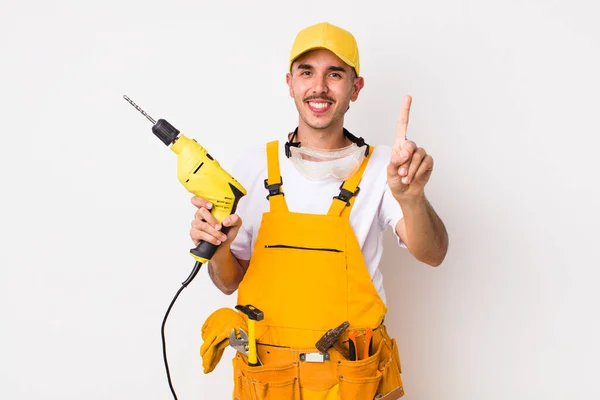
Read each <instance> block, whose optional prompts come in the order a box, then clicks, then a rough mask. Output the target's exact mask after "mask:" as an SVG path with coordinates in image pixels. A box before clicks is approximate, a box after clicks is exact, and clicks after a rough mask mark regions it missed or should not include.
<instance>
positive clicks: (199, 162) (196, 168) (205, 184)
mask: <svg viewBox="0 0 600 400" xmlns="http://www.w3.org/2000/svg"><path fill="white" fill-rule="evenodd" d="M171 150H173V151H174V152H175V153H176V154H177V177H178V178H179V181H180V182H181V184H182V185H183V186H184V187H185V188H186V189H187V190H188V191H189V192H190V193H192V194H194V195H195V196H198V197H201V198H203V199H205V200H208V201H210V202H211V203H212V204H213V208H212V210H211V213H212V215H213V216H214V217H215V219H216V220H217V221H218V222H222V221H223V220H224V219H225V218H226V217H227V216H228V215H231V214H232V213H233V211H234V208H235V207H236V206H237V202H238V200H239V199H240V198H241V197H242V196H244V195H246V189H245V188H244V187H243V186H242V185H241V184H240V183H239V182H238V181H237V180H235V178H234V177H233V176H231V175H230V174H229V173H228V172H227V171H225V170H224V169H223V168H222V167H221V165H220V164H219V163H218V162H217V160H215V159H213V158H212V157H211V155H210V154H208V152H207V151H206V149H205V148H204V147H202V146H201V145H200V144H199V143H198V142H196V141H195V140H194V139H189V138H187V137H186V136H184V135H182V134H180V135H179V137H178V138H177V140H175V142H174V143H173V144H172V145H171ZM236 192H237V193H236ZM192 257H194V258H195V259H196V261H200V262H201V263H205V262H206V261H208V260H207V259H204V258H201V257H197V256H195V255H194V254H192Z"/></svg>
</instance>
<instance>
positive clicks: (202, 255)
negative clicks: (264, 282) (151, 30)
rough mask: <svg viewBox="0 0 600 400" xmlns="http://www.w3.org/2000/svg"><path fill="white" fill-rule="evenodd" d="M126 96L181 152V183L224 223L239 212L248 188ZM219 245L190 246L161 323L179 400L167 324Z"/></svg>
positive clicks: (158, 133) (167, 142) (158, 134)
mask: <svg viewBox="0 0 600 400" xmlns="http://www.w3.org/2000/svg"><path fill="white" fill-rule="evenodd" d="M123 98H124V99H125V100H126V101H127V102H128V103H129V104H131V105H132V106H133V107H134V108H135V109H136V110H138V111H139V112H140V113H142V115H144V116H145V117H146V118H147V119H148V120H149V121H150V122H152V133H154V135H155V136H156V137H157V138H159V139H160V140H161V142H163V143H164V144H165V145H166V146H169V147H170V149H171V150H172V151H173V152H174V153H175V154H177V177H178V179H179V181H180V182H181V184H182V185H183V186H184V187H185V188H186V189H187V190H188V191H189V192H190V193H192V194H194V195H195V196H198V197H201V198H203V199H205V200H208V201H210V202H211V203H212V204H213V205H214V206H213V208H212V209H211V210H210V212H211V214H212V215H213V216H214V217H215V219H216V220H217V221H218V222H219V223H222V222H223V220H224V219H225V218H226V217H227V216H229V215H231V214H234V213H235V210H236V207H237V204H238V202H239V200H240V199H241V198H242V197H243V196H245V195H246V189H245V188H244V187H243V186H242V185H241V184H240V183H239V182H238V181H237V180H235V178H234V177H233V176H231V175H230V174H229V173H228V172H227V171H225V170H224V169H223V168H222V167H221V165H220V164H219V162H218V161H217V160H215V159H214V158H213V157H212V156H211V155H210V154H209V153H208V151H207V150H206V149H205V148H204V147H202V146H201V145H200V144H199V143H198V142H197V141H196V140H195V139H192V138H188V137H186V136H185V135H183V134H181V133H180V132H179V130H178V129H177V128H175V127H174V126H173V125H171V124H170V123H169V122H167V121H166V120H165V119H162V118H161V119H159V120H158V121H156V120H155V119H154V118H152V117H151V116H149V115H148V114H147V113H146V112H145V111H144V110H142V109H141V108H140V107H139V106H138V105H137V104H135V103H134V102H133V101H132V100H131V99H130V98H129V97H127V96H125V95H124V96H123ZM133 165H134V166H135V171H138V172H139V173H140V174H143V173H144V172H145V171H146V169H145V168H144V166H143V165H136V164H135V162H134V163H133ZM228 230H229V227H223V228H222V229H221V231H222V232H223V233H224V234H227V231H228ZM217 247H218V246H216V245H213V244H212V243H210V242H206V241H203V240H202V241H200V243H198V246H196V247H195V248H193V249H190V255H191V256H192V258H194V260H195V263H194V267H193V268H192V271H191V272H190V274H189V276H188V277H187V279H186V280H185V281H184V282H182V283H181V288H179V290H178V291H177V293H176V294H175V296H174V297H173V300H172V301H171V304H169V307H168V308H167V312H166V313H165V317H164V318H163V322H162V326H161V337H162V345H163V359H164V363H165V369H166V371H167V379H168V382H169V388H170V389H171V393H172V394H173V398H174V399H175V400H177V395H176V394H175V389H174V388H173V384H172V382H171V373H170V372H169V363H168V362H167V350H166V347H167V346H166V339H165V324H166V322H167V318H168V316H169V313H170V312H171V308H172V307H173V304H174V303H175V301H176V300H177V298H178V297H179V294H180V293H181V291H182V290H183V289H184V288H185V287H187V286H188V285H189V284H190V282H192V280H193V279H194V278H195V277H196V275H197V274H198V271H200V268H201V267H202V265H203V264H205V263H207V262H208V261H209V260H210V259H211V258H212V256H213V255H214V254H215V252H216V251H217Z"/></svg>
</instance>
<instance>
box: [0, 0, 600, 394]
mask: <svg viewBox="0 0 600 400" xmlns="http://www.w3.org/2000/svg"><path fill="white" fill-rule="evenodd" d="M595 7H596V5H595V2H592V1H587V2H585V1H541V0H538V1H504V2H499V1H489V0H488V1H454V2H448V1H442V0H429V1H418V2H414V1H413V2H408V1H395V2H391V1H390V2H383V1H368V2H348V1H343V2H342V1H331V2H317V1H303V2H275V1H271V2H266V1H264V2H260V1H252V2H248V1H238V2H235V1H220V2H199V1H171V2H156V1H154V2H152V1H150V2H149V1H114V0H112V1H111V0H106V1H102V2H83V1H79V2H76V1H39V0H38V1H21V2H15V1H13V2H8V1H3V2H2V7H1V12H0V50H1V54H2V60H1V63H0V113H1V115H2V134H1V137H2V145H1V146H0V174H1V176H0V182H1V183H2V184H1V188H2V196H1V197H0V199H1V200H0V201H1V207H0V221H1V223H0V233H1V234H2V245H1V246H0V265H1V268H0V315H1V316H2V318H1V320H0V321H1V322H0V350H1V351H0V398H4V399H61V400H65V399H89V400H93V399H126V398H144V399H167V398H170V393H169V389H168V385H167V381H166V375H165V371H164V367H163V363H162V354H161V342H160V324H161V321H162V318H163V315H164V312H165V311H166V308H167V306H168V304H169V302H170V301H171V299H172V297H173V295H174V294H175V292H176V290H177V289H178V288H179V285H180V283H181V282H182V281H183V280H184V279H185V278H186V277H187V275H188V273H189V271H190V270H191V267H192V264H193V262H192V259H191V257H190V256H189V255H188V250H189V248H190V247H191V241H190V239H189V236H188V232H189V224H190V221H191V219H192V216H193V212H194V207H193V206H192V205H191V204H190V203H189V198H190V195H189V194H188V193H187V192H186V191H185V189H184V188H183V187H182V186H181V185H180V183H179V182H178V181H177V178H176V175H175V162H176V157H175V155H174V153H172V152H171V151H170V150H169V149H168V148H166V147H165V146H164V145H163V144H162V143H161V142H160V141H158V140H157V139H156V138H155V137H154V136H153V135H152V134H151V130H150V128H151V124H150V123H149V122H148V121H147V120H145V119H144V118H143V117H142V116H141V115H140V114H138V113H137V112H136V111H135V110H134V109H133V108H132V107H131V106H130V105H128V104H127V103H126V102H125V101H124V100H123V99H122V98H121V97H122V95H123V94H127V95H129V96H130V97H131V98H132V99H133V100H134V101H136V102H137V103H138V104H140V105H141V106H142V107H144V108H145V109H146V111H148V112H149V113H150V115H152V116H154V118H166V119H168V120H169V121H170V122H171V123H173V124H174V125H175V126H176V127H178V128H179V129H180V130H181V131H182V132H184V133H185V134H187V135H188V136H190V137H194V138H196V139H197V140H198V141H199V142H200V143H201V144H202V145H203V146H204V147H206V148H207V149H208V150H209V151H210V152H211V154H212V155H213V156H215V157H216V158H217V159H218V160H219V161H220V162H221V164H222V165H223V166H224V167H225V168H226V169H229V168H231V166H232V165H233V162H234V161H235V159H236V157H237V156H238V155H240V154H242V153H243V152H244V149H245V148H247V147H248V146H254V145H257V144H260V143H263V142H265V141H266V140H271V139H273V138H283V137H284V134H285V132H287V131H289V130H291V129H293V128H294V127H295V124H296V111H295V108H294V105H293V101H292V100H291V99H290V98H289V97H288V93H287V88H286V86H285V72H286V71H285V69H286V63H287V54H288V51H289V48H290V46H291V43H292V40H293V38H294V35H295V34H296V32H297V31H298V30H299V29H301V28H302V27H304V26H307V25H310V24H313V23H315V22H319V21H324V20H327V21H330V22H332V23H334V24H338V25H341V26H343V27H346V28H347V29H349V30H351V31H352V32H353V33H354V34H355V35H356V37H357V40H358V42H359V45H360V50H361V57H362V71H363V75H364V76H365V88H364V90H363V92H362V93H361V95H360V97H359V100H358V101H357V102H356V103H353V105H352V108H351V110H350V112H349V114H348V116H347V127H348V128H349V129H350V130H351V131H352V132H354V133H356V134H359V135H360V136H364V137H365V138H368V140H370V141H371V142H372V143H374V144H392V143H393V139H394V133H395V123H396V118H397V113H398V109H399V105H400V101H401V99H402V97H403V96H404V95H406V94H411V95H412V96H413V108H412V112H411V122H410V125H409V138H410V139H412V140H414V141H416V142H417V143H418V144H419V145H420V146H423V147H425V148H426V149H427V151H428V152H429V153H430V154H432V155H433V157H434V159H435V163H436V165H435V170H434V174H433V176H432V179H431V181H430V183H429V185H428V186H427V195H428V196H429V198H430V200H431V202H432V203H433V204H434V206H435V207H436V209H437V210H438V212H439V214H440V215H441V216H442V218H443V219H444V221H445V223H446V225H447V227H448V230H449V232H450V242H451V246H450V251H449V253H448V257H447V259H446V261H445V263H444V264H443V265H442V266H441V267H439V268H437V269H434V268H430V267H427V266H425V265H423V264H420V263H418V262H416V261H414V260H413V259H412V258H411V257H410V255H409V254H408V253H407V252H406V250H403V249H400V248H398V247H396V246H395V243H394V238H393V235H392V233H391V231H388V232H387V235H386V242H385V245H386V249H385V255H384V259H383V261H382V269H383V273H384V279H385V288H386V290H387V294H388V300H389V307H390V314H389V316H388V319H387V323H388V325H389V329H390V331H391V333H392V334H393V336H395V337H397V338H398V341H399V348H400V353H401V357H402V361H403V367H404V381H405V385H406V391H407V395H406V396H405V398H406V399H407V400H416V399H419V400H420V399H427V400H430V399H431V400H437V399H444V400H448V399H452V400H459V399H460V400H481V399H486V400H495V399H506V398H512V399H531V398H544V399H565V398H569V399H584V398H585V399H588V398H594V397H597V396H598V395H600V389H598V386H597V385H596V384H594V383H593V382H594V381H596V378H597V376H596V375H597V373H598V366H597V360H598V358H599V356H600V351H599V350H600V349H599V346H598V337H600V329H599V322H598V311H597V309H598V306H597V304H598V303H599V300H600V299H599V295H598V284H597V281H598V276H599V273H598V266H599V263H598V257H597V243H596V242H597V238H598V222H599V221H598V220H599V218H598V210H597V206H598V204H599V203H600V196H599V190H598V186H597V184H596V183H594V182H596V175H597V173H598V170H599V169H598V167H597V158H598V157H597V151H598V150H597V149H598V139H597V136H598V133H599V129H598V124H597V117H598V108H599V107H598V106H599V105H600V104H599V101H598V93H599V91H600V90H599V89H600V85H599V83H600V82H599V78H598V71H599V70H600V57H599V54H600V53H599V50H600V49H599V47H600V46H599V44H600V28H598V24H597V19H596V16H597V12H596V11H595ZM234 304H235V296H231V297H227V296H225V295H222V294H220V292H218V291H217V290H216V289H215V288H214V287H213V286H212V284H211V283H210V281H209V278H208V276H207V275H206V270H205V269H203V270H202V271H201V273H200V274H199V275H198V277H197V278H196V280H195V281H194V282H193V283H192V284H191V285H190V286H189V287H188V288H187V289H186V290H185V291H183V293H182V295H181V296H180V298H179V301H178V302H177V303H176V304H175V307H174V309H173V312H172V314H171V317H170V319H169V323H168V325H167V338H168V342H167V344H168V353H169V360H170V364H171V372H172V376H173V382H174V385H175V388H176V390H177V393H178V395H179V398H180V399H182V400H184V399H192V398H196V399H198V398H211V399H227V398H229V397H230V392H231V387H232V384H231V378H230V374H231V363H230V359H231V357H232V356H233V350H232V349H227V351H226V353H225V355H224V358H223V361H222V362H221V364H219V365H218V367H217V369H216V370H215V371H214V372H213V373H212V374H209V375H204V374H203V373H202V369H201V358H200V356H199V350H198V349H199V347H200V345H201V338H200V328H201V326H202V323H203V322H204V320H205V318H206V317H207V316H208V315H209V314H210V313H211V312H212V311H214V310H215V309H217V308H219V307H225V306H233V305H234Z"/></svg>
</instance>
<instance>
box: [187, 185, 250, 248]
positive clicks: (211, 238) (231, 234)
mask: <svg viewBox="0 0 600 400" xmlns="http://www.w3.org/2000/svg"><path fill="white" fill-rule="evenodd" d="M191 201H192V204H193V205H195V206H196V207H198V211H196V213H195V214H194V219H193V220H192V229H191V231H190V237H191V238H192V241H193V242H194V244H195V245H196V246H197V245H198V243H200V241H201V240H204V241H206V242H209V243H212V244H214V245H216V246H220V245H221V244H225V245H229V244H231V242H232V241H233V240H234V239H235V237H236V236H237V234H238V231H239V230H240V227H241V226H242V219H241V218H240V217H239V215H237V214H231V215H229V216H228V217H227V218H225V219H224V220H223V222H222V224H223V226H227V227H229V231H228V232H227V235H225V234H224V233H223V232H221V224H219V222H218V221H217V220H216V219H215V218H214V217H213V215H212V214H211V213H210V210H211V209H212V207H213V205H212V204H211V203H210V202H208V201H206V200H204V199H202V198H200V197H197V196H194V197H192V200H191Z"/></svg>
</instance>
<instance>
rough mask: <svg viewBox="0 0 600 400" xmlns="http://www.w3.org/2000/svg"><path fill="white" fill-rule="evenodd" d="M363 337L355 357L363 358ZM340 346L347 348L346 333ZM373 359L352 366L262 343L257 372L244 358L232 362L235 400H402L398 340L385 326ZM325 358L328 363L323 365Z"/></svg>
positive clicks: (336, 355)
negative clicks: (400, 399)
mask: <svg viewBox="0 0 600 400" xmlns="http://www.w3.org/2000/svg"><path fill="white" fill-rule="evenodd" d="M363 338H364V331H362V332H361V331H360V330H359V332H358V334H357V340H356V343H357V344H358V348H357V349H356V350H357V354H364V340H363ZM339 341H340V342H341V343H342V344H343V345H344V344H345V345H346V347H347V342H348V332H345V333H344V334H342V335H341V336H340V338H339ZM372 349H373V350H372V351H373V353H372V354H371V355H370V356H369V357H368V358H362V359H358V360H356V361H350V360H348V359H346V358H345V357H344V356H343V355H342V354H341V353H340V352H338V351H337V350H335V349H334V348H331V349H330V350H329V351H328V352H327V355H324V354H322V353H319V351H318V350H317V349H316V348H289V347H278V346H271V345H268V344H263V343H260V342H259V343H258V344H257V350H258V357H259V359H260V360H261V364H262V365H259V366H249V365H248V359H247V357H246V356H245V355H243V354H242V353H240V352H237V353H236V355H235V357H234V359H233V370H234V392H233V398H234V399H237V400H257V399H261V400H300V399H302V400H333V399H342V400H363V399H364V400H373V399H378V400H379V399H386V400H393V399H399V398H400V397H402V396H403V395H404V389H403V385H402V378H401V375H400V374H401V364H400V357H399V354H398V349H397V347H396V340H395V339H392V338H390V336H389V335H388V334H387V331H386V328H385V325H383V324H382V325H381V326H379V327H378V328H376V329H374V330H373V342H372ZM325 358H328V360H327V359H325Z"/></svg>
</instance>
